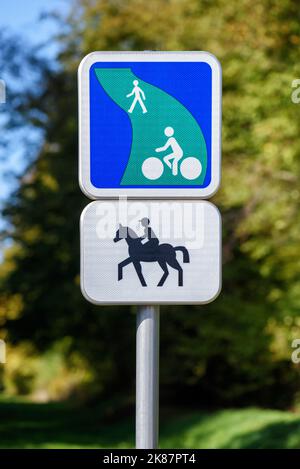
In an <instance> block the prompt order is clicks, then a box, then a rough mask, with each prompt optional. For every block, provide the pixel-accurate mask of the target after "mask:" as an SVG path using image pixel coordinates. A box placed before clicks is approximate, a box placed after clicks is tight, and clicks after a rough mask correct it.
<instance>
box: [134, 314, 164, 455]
mask: <svg viewBox="0 0 300 469" xmlns="http://www.w3.org/2000/svg"><path fill="white" fill-rule="evenodd" d="M158 386H159V306H140V307H139V308H138V312H137V328H136V436H135V441H136V448H137V449H155V448H157V447H158V400H159V399H158Z"/></svg>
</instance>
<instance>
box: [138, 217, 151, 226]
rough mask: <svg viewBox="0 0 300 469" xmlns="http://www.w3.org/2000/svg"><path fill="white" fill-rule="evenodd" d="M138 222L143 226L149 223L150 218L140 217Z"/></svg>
mask: <svg viewBox="0 0 300 469" xmlns="http://www.w3.org/2000/svg"><path fill="white" fill-rule="evenodd" d="M139 221H140V223H141V224H142V225H143V226H148V225H149V224H150V220H149V218H142V219H141V220H139Z"/></svg>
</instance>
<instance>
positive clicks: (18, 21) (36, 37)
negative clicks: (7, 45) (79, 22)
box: [0, 0, 70, 43]
mask: <svg viewBox="0 0 300 469" xmlns="http://www.w3.org/2000/svg"><path fill="white" fill-rule="evenodd" d="M68 4H70V0H48V1H47V0H0V28H1V29H2V28H3V27H4V28H9V29H10V30H11V31H13V32H15V33H20V32H21V33H22V34H24V36H25V37H26V38H28V39H29V40H30V41H31V42H32V43H38V42H41V41H45V40H47V38H49V37H51V35H52V34H53V33H55V25H54V23H53V22H51V21H42V22H40V23H39V22H38V19H39V16H40V15H41V14H42V13H45V12H50V11H53V10H54V11H58V12H64V11H66V8H67V7H68Z"/></svg>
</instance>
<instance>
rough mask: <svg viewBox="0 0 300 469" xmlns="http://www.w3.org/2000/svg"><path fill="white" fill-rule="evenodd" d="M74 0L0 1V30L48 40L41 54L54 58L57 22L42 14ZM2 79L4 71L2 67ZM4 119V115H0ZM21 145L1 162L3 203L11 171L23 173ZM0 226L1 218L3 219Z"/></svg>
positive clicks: (1, 106) (0, 199) (36, 41)
mask: <svg viewBox="0 0 300 469" xmlns="http://www.w3.org/2000/svg"><path fill="white" fill-rule="evenodd" d="M71 1H72V0H48V1H47V0H0V30H3V29H6V30H7V31H8V32H11V33H14V34H22V36H23V37H24V38H25V41H26V44H27V43H29V44H32V45H33V46H34V45H38V44H41V43H46V44H47V46H46V47H44V48H43V49H42V52H41V53H42V54H43V55H45V56H46V57H48V58H54V57H55V54H56V52H57V46H56V44H55V41H53V40H51V38H52V37H53V35H55V33H57V24H56V23H55V21H52V20H50V19H47V20H43V21H39V18H40V16H41V15H42V14H43V13H47V12H53V11H55V12H58V13H62V14H64V13H65V12H67V11H68V6H69V5H70V3H71ZM0 79H1V70H0ZM1 113H5V104H0V114H1ZM0 119H1V115H0ZM21 155H22V148H20V149H18V148H16V150H15V151H14V152H13V153H10V154H9V155H8V158H7V159H6V160H5V161H0V206H1V203H2V202H3V200H5V198H7V196H8V195H9V193H10V192H11V190H12V189H13V188H14V185H13V184H14V182H13V179H12V178H7V176H6V174H7V173H9V172H10V171H13V172H17V173H18V172H19V173H20V172H22V170H23V167H24V162H22V156H21ZM0 228H1V220H0Z"/></svg>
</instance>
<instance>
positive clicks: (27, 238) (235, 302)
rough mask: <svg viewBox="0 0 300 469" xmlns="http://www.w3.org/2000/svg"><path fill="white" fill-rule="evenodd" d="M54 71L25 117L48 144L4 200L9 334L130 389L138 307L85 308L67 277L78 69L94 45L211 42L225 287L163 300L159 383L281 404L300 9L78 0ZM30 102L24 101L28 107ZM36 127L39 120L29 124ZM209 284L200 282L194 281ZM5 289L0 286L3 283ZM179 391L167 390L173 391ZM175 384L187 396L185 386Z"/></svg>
mask: <svg viewBox="0 0 300 469" xmlns="http://www.w3.org/2000/svg"><path fill="white" fill-rule="evenodd" d="M59 40H60V42H61V45H62V46H63V51H62V53H61V54H60V57H59V63H60V68H59V71H55V72H53V71H50V70H49V72H48V74H47V75H46V76H45V77H44V79H43V91H42V92H41V93H40V96H39V97H38V99H32V100H31V102H30V104H28V108H29V109H30V111H31V115H36V114H38V115H40V113H42V114H43V115H45V116H47V120H46V123H45V122H41V123H39V125H40V126H41V127H42V128H43V130H44V144H43V147H42V149H41V151H40V152H39V153H38V155H37V158H36V160H35V161H34V162H33V164H31V165H30V167H29V168H28V170H27V172H26V174H25V175H24V177H23V178H22V179H21V180H20V186H19V189H18V191H17V192H16V193H15V194H14V197H13V198H12V200H10V201H9V202H8V204H7V207H6V211H5V214H6V217H7V219H8V220H9V221H10V223H11V224H12V226H13V240H14V244H13V247H12V249H11V250H9V251H7V253H6V260H5V263H4V267H3V273H2V276H1V284H2V291H3V295H2V302H3V305H4V307H3V309H4V310H5V305H6V304H7V302H9V301H10V302H11V301H12V299H14V298H16V297H17V298H19V299H20V302H19V303H18V304H20V305H19V307H18V312H17V314H13V317H12V318H10V317H7V316H5V313H4V314H3V317H4V319H3V322H4V323H5V324H4V327H5V329H6V330H7V331H8V334H9V337H10V338H11V340H24V339H27V340H32V342H33V343H34V344H35V345H36V346H37V347H39V348H42V349H43V348H46V347H48V346H50V345H51V344H52V343H53V342H55V341H57V340H59V339H61V338H63V337H69V338H70V339H71V341H70V343H71V344H72V348H75V349H76V350H78V351H80V353H81V354H82V355H83V356H84V357H85V359H87V360H88V361H89V363H90V366H91V367H92V368H93V370H94V372H95V376H96V378H95V382H96V384H97V386H96V389H97V391H103V392H105V393H115V392H120V391H126V392H128V393H130V392H131V391H132V390H133V383H134V319H135V318H134V314H132V311H131V309H130V308H125V307H122V308H120V307H118V308H117V307H115V308H114V307H109V308H108V307H102V308H99V307H98V308H95V307H93V306H91V305H89V304H87V303H86V302H85V300H83V299H82V297H81V293H80V290H79V242H78V220H79V215H80V211H81V209H82V208H83V206H84V205H85V204H86V203H87V200H86V199H85V198H84V196H83V195H82V194H81V193H80V191H79V189H78V184H77V95H76V75H75V73H76V68H77V66H78V63H79V60H80V59H81V58H82V57H83V56H84V55H85V54H87V53H89V52H91V51H93V50H144V49H154V50H208V51H210V52H212V53H213V54H215V55H216V56H217V57H218V58H219V60H220V61H221V63H222V66H223V79H224V82H223V182H222V189H221V190H220V191H219V193H218V194H217V196H216V197H215V202H216V203H217V205H218V206H219V207H220V209H221V212H222V214H223V234H224V279H223V292H222V293H221V295H220V297H219V298H218V299H217V300H216V301H215V302H214V303H212V304H211V305H207V306H202V307H170V308H169V307H165V308H162V326H161V335H162V346H161V381H162V396H168V398H170V397H172V398H173V399H178V398H180V399H182V400H190V399H193V400H194V401H198V402H200V403H201V404H205V403H206V404H207V403H209V404H211V405H216V404H224V403H243V402H254V401H255V402H258V403H264V404H268V405H278V406H284V405H287V404H289V403H290V402H291V401H292V398H293V395H294V393H295V389H296V387H297V382H298V375H297V373H296V370H294V369H293V367H292V364H291V362H290V358H289V355H290V350H289V345H288V344H289V342H288V341H289V339H290V338H291V337H292V335H293V334H294V333H297V330H298V331H299V326H300V323H299V319H297V311H298V309H299V306H300V261H299V258H300V256H299V250H300V248H299V221H300V220H299V218H300V215H299V209H298V208H299V199H300V191H299V173H300V140H299V122H300V106H297V105H295V104H293V103H292V102H291V92H292V88H291V82H292V80H293V79H295V78H298V77H300V66H299V57H298V55H299V44H300V10H299V5H298V2H297V1H296V0H263V1H261V0H260V1H258V0H251V1H250V0H241V1H240V2H238V3H236V2H230V1H225V0H217V1H215V2H210V1H208V0H180V1H179V0H164V1H161V0H152V1H151V2H149V1H146V0H122V1H121V0H101V1H100V0H81V1H77V2H76V3H75V5H74V9H73V11H72V13H71V15H70V17H69V19H68V30H67V34H62V36H61V37H60V39H59ZM34 111H35V112H34ZM35 124H36V125H37V123H35ZM200 281H205V279H200ZM4 292H5V294H4ZM178 396H179V397H178ZM182 396H185V397H184V398H183V397H182Z"/></svg>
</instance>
